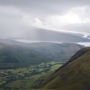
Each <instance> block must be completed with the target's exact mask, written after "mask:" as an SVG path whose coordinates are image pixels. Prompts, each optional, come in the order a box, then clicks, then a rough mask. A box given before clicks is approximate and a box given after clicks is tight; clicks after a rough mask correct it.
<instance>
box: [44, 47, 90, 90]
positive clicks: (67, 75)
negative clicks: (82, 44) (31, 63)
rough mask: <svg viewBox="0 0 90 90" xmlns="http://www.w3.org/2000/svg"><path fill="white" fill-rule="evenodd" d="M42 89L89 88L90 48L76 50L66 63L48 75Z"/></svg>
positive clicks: (83, 89) (82, 89) (69, 89)
mask: <svg viewBox="0 0 90 90" xmlns="http://www.w3.org/2000/svg"><path fill="white" fill-rule="evenodd" d="M43 89H55V90H90V48H85V49H82V50H80V51H79V52H77V53H76V54H75V55H74V56H73V57H72V58H71V60H70V61H69V62H68V63H66V64H65V65H64V66H62V67H61V68H59V69H58V70H57V71H56V72H54V73H53V74H52V75H51V76H50V77H48V78H47V80H46V81H45V82H44V85H43Z"/></svg>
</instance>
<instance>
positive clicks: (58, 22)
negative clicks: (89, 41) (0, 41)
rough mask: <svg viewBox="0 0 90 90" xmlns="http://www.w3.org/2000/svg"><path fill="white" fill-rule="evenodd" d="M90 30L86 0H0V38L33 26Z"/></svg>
mask: <svg viewBox="0 0 90 90" xmlns="http://www.w3.org/2000/svg"><path fill="white" fill-rule="evenodd" d="M39 28H40V29H42V30H43V29H44V30H53V31H60V32H68V33H81V34H85V35H86V36H87V35H89V34H90V0H0V38H1V37H18V36H20V35H24V33H26V32H32V30H34V29H35V30H36V29H39Z"/></svg>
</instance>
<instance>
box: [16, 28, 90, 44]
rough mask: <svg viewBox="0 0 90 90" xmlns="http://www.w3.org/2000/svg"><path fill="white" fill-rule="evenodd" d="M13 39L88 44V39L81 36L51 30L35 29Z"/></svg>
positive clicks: (89, 40)
mask: <svg viewBox="0 0 90 90" xmlns="http://www.w3.org/2000/svg"><path fill="white" fill-rule="evenodd" d="M15 39H25V40H31V41H43V42H45V41H52V42H64V43H66V42H67V43H68V42H71V43H72V42H90V39H88V38H85V37H83V35H81V34H73V33H64V32H57V31H52V30H44V29H36V30H30V31H28V32H25V33H24V34H23V36H20V37H18V38H15Z"/></svg>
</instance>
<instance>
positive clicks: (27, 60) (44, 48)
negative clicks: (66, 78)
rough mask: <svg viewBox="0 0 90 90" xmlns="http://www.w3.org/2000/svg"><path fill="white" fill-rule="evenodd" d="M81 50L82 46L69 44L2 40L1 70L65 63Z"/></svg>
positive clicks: (0, 41) (0, 43) (0, 46)
mask: <svg viewBox="0 0 90 90" xmlns="http://www.w3.org/2000/svg"><path fill="white" fill-rule="evenodd" d="M81 48H82V46H80V45H76V44H68V43H64V44H57V43H50V42H38V43H21V42H16V41H13V40H0V69H8V68H19V67H26V66H30V65H33V64H40V63H42V62H50V61H58V62H60V63H65V62H66V61H68V59H70V57H71V56H72V55H74V54H75V53H76V52H77V51H78V50H80V49H81Z"/></svg>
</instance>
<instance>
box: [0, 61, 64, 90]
mask: <svg viewBox="0 0 90 90" xmlns="http://www.w3.org/2000/svg"><path fill="white" fill-rule="evenodd" d="M60 66H62V64H61V63H59V62H48V63H41V64H38V65H32V66H30V67H27V68H18V69H8V70H0V88H1V89H2V88H3V89H11V90H13V89H17V90H18V89H30V88H32V89H33V88H34V89H37V88H39V85H40V83H41V82H42V81H44V79H45V78H46V77H47V76H48V75H50V74H51V73H52V72H54V71H55V70H56V69H57V68H59V67H60ZM1 89H0V90H1Z"/></svg>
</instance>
